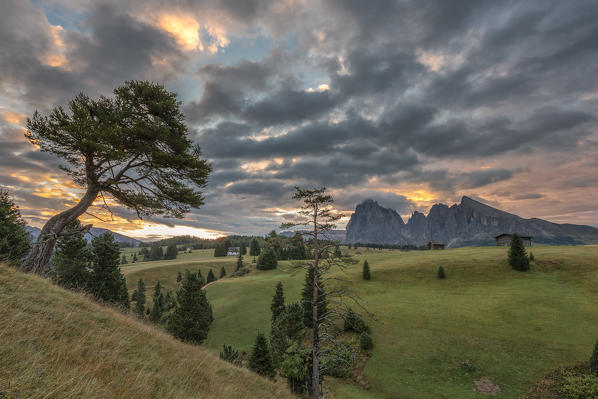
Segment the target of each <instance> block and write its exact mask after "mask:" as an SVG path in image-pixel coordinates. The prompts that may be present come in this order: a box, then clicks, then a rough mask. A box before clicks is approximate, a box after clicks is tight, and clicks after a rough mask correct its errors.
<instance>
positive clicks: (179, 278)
mask: <svg viewBox="0 0 598 399" xmlns="http://www.w3.org/2000/svg"><path fill="white" fill-rule="evenodd" d="M181 281H183V275H182V274H181V272H178V273H177V275H176V285H177V286H179V285H181Z"/></svg>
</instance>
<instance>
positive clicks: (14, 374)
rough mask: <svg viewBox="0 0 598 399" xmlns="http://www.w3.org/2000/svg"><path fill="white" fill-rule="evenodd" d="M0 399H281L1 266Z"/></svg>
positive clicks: (259, 382) (209, 358)
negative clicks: (0, 398)
mask: <svg viewBox="0 0 598 399" xmlns="http://www.w3.org/2000/svg"><path fill="white" fill-rule="evenodd" d="M0 397H2V398H64V399H66V398H127V399H134V398H218V399H227V398H285V397H289V398H290V397H292V396H291V395H290V394H289V393H288V391H287V389H286V387H285V385H284V383H283V382H279V383H278V384H276V383H273V382H271V381H269V380H266V379H264V378H261V377H259V376H257V375H255V374H253V373H251V372H250V371H248V370H246V369H242V368H238V367H235V366H233V365H231V364H229V363H226V362H223V361H221V360H220V359H218V357H217V356H215V355H214V354H212V353H209V352H207V351H205V350H204V349H203V348H201V347H198V346H193V345H187V344H184V343H181V342H179V341H177V340H175V339H173V338H172V337H170V336H169V335H167V334H165V333H163V332H161V331H159V330H157V329H156V328H154V327H152V326H149V325H146V324H144V323H142V322H140V321H138V320H136V319H135V318H134V317H132V316H128V315H125V314H122V313H120V312H119V311H117V310H116V309H111V308H109V307H105V306H102V305H99V304H97V303H95V302H94V301H92V300H91V299H89V298H86V297H85V296H83V295H81V294H77V293H73V292H69V291H66V290H63V289H61V288H60V287H57V286H55V285H53V284H51V283H50V282H48V281H45V280H43V279H41V278H38V277H34V276H31V275H26V274H23V273H20V272H17V271H15V270H13V269H10V268H7V267H5V266H0Z"/></svg>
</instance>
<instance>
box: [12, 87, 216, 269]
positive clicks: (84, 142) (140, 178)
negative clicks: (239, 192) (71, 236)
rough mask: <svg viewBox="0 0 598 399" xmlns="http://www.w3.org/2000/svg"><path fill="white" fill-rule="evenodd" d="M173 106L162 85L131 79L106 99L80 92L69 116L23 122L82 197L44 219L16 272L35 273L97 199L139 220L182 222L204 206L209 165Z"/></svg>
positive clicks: (173, 98) (61, 112) (57, 111)
mask: <svg viewBox="0 0 598 399" xmlns="http://www.w3.org/2000/svg"><path fill="white" fill-rule="evenodd" d="M180 106H181V103H180V102H179V101H177V97H176V94H175V93H171V92H169V91H167V90H166V89H164V87H163V86H161V85H159V84H154V83H150V82H146V81H130V82H126V83H125V84H124V85H123V86H121V87H119V88H117V89H116V90H114V96H112V97H103V96H102V97H100V98H99V99H97V100H93V99H91V98H89V97H87V96H85V95H84V94H79V95H78V96H76V97H75V98H74V99H73V100H72V101H71V102H70V103H69V109H68V111H67V110H65V109H64V108H63V107H57V108H54V110H53V111H52V112H50V114H49V115H47V116H42V115H40V114H39V113H38V112H37V111H36V112H35V113H34V114H33V116H32V117H31V118H28V119H27V124H26V125H27V133H26V134H25V136H26V137H27V139H28V140H29V141H30V142H31V143H32V144H33V145H35V146H38V148H39V149H40V150H41V151H44V152H50V153H52V154H54V155H55V156H57V157H58V158H60V159H61V160H62V161H66V162H63V163H62V165H61V168H62V169H63V170H64V171H65V172H66V173H67V174H68V176H69V177H70V178H71V180H72V181H73V183H74V184H76V185H78V186H81V187H82V188H83V189H84V190H85V194H84V195H83V196H82V197H81V199H80V200H79V202H78V203H77V204H76V205H74V206H73V207H71V208H69V209H67V210H65V211H62V212H60V213H58V214H57V215H55V216H53V217H51V218H50V219H49V220H48V221H47V222H46V224H45V225H44V227H43V228H42V231H41V234H40V235H39V237H38V240H37V242H36V244H35V245H34V246H33V248H32V250H31V252H30V254H29V256H28V257H27V259H26V260H25V262H23V264H22V266H21V270H22V271H25V272H34V273H37V274H41V273H42V272H43V271H44V269H45V267H46V265H47V263H48V261H49V260H50V257H51V255H52V251H53V250H54V245H55V244H56V240H57V239H58V237H60V235H61V234H62V232H63V230H64V228H65V227H66V226H67V225H68V224H69V223H70V222H72V221H73V220H75V219H77V218H79V216H81V215H82V214H84V213H85V212H86V211H87V209H88V208H89V207H90V206H91V205H92V204H93V203H94V202H95V201H96V199H97V198H98V197H100V196H104V197H108V198H111V199H112V200H114V201H115V202H116V203H118V204H120V205H122V206H125V207H127V208H129V209H131V210H133V211H134V212H135V213H136V214H137V215H139V216H152V215H161V216H166V217H176V218H181V217H183V216H184V215H185V214H186V213H188V212H189V210H190V208H191V207H193V208H199V207H200V206H201V205H202V204H203V197H202V192H201V189H202V188H203V187H204V186H205V185H206V184H207V177H208V174H209V172H210V169H211V168H210V165H209V164H208V163H207V162H206V161H205V160H202V159H201V152H200V149H199V146H197V145H193V144H192V142H191V139H190V137H189V133H188V129H187V126H186V125H185V123H184V121H185V116H184V115H183V113H182V112H181V110H180ZM89 227H90V226H85V228H89Z"/></svg>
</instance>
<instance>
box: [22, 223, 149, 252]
mask: <svg viewBox="0 0 598 399" xmlns="http://www.w3.org/2000/svg"><path fill="white" fill-rule="evenodd" d="M25 229H27V231H28V232H29V234H31V238H32V240H33V241H34V242H35V241H37V237H39V234H40V233H41V229H39V228H37V227H31V226H25ZM104 233H110V234H112V235H113V236H114V240H115V241H116V242H122V243H128V244H130V245H132V246H135V247H137V246H139V244H141V241H139V240H137V239H135V238H131V237H127V236H125V235H122V234H118V233H115V232H113V231H110V230H108V229H101V228H97V227H92V228H91V229H90V230H89V233H86V234H85V239H86V240H87V241H91V240H93V239H94V237H97V236H99V235H101V234H104Z"/></svg>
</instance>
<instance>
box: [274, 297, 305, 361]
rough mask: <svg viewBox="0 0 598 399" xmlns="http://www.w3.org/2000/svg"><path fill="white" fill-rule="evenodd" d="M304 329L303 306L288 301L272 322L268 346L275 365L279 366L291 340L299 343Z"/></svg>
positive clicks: (303, 335)
mask: <svg viewBox="0 0 598 399" xmlns="http://www.w3.org/2000/svg"><path fill="white" fill-rule="evenodd" d="M306 331H307V330H306V328H305V325H304V323H303V306H302V305H301V304H300V303H298V302H292V303H290V304H289V305H288V306H286V307H285V308H284V310H283V311H282V313H280V314H279V315H278V317H277V318H276V319H275V320H274V321H273V322H272V331H271V332H270V346H271V350H272V361H273V362H274V365H275V366H276V367H279V366H280V364H281V362H282V361H283V358H284V356H285V352H286V351H287V348H288V347H289V344H290V343H292V342H296V343H298V344H301V343H302V341H303V338H304V337H305V334H306Z"/></svg>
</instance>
